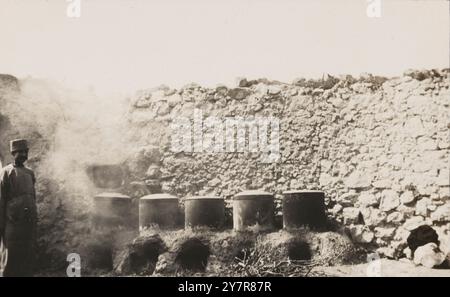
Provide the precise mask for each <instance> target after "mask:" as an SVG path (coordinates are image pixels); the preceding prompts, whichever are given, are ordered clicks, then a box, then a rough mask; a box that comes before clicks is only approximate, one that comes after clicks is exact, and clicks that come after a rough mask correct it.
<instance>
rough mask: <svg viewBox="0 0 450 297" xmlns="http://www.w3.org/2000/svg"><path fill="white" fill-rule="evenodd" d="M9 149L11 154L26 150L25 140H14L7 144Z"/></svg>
mask: <svg viewBox="0 0 450 297" xmlns="http://www.w3.org/2000/svg"><path fill="white" fill-rule="evenodd" d="M9 149H10V151H11V153H13V152H15V151H20V150H28V143H27V141H26V139H14V140H11V141H10V142H9Z"/></svg>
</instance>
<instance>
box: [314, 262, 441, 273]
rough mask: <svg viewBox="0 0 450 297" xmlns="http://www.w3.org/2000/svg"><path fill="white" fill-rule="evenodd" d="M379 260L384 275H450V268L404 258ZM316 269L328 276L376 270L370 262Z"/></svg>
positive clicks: (380, 269)
mask: <svg viewBox="0 0 450 297" xmlns="http://www.w3.org/2000/svg"><path fill="white" fill-rule="evenodd" d="M379 261H380V262H379V266H378V267H379V270H377V271H379V274H378V275H379V276H382V277H450V269H430V268H426V267H423V266H415V265H414V263H412V262H410V261H409V260H404V259H403V260H400V261H394V260H389V259H381V260H379ZM373 267H374V266H372V268H373ZM314 271H320V272H323V273H324V274H326V275H327V276H338V277H365V276H368V273H367V272H368V271H374V270H373V269H371V268H370V267H369V264H368V263H364V264H357V265H339V266H330V267H315V268H314ZM369 276H370V273H369Z"/></svg>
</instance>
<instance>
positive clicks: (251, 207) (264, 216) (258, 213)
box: [233, 190, 275, 231]
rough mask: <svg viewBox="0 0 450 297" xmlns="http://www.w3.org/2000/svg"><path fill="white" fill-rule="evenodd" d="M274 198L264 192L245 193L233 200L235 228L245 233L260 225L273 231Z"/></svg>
mask: <svg viewBox="0 0 450 297" xmlns="http://www.w3.org/2000/svg"><path fill="white" fill-rule="evenodd" d="M274 212H275V207H274V197H273V195H272V194H270V193H267V192H263V191H257V190H253V191H244V192H241V193H239V194H237V195H236V196H234V199H233V228H234V229H235V230H237V231H243V230H246V229H248V228H249V227H252V226H255V225H258V226H259V227H261V228H262V229H273V224H274Z"/></svg>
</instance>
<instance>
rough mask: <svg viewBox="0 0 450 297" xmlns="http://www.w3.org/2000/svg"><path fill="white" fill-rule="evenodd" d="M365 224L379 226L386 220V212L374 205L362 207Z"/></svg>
mask: <svg viewBox="0 0 450 297" xmlns="http://www.w3.org/2000/svg"><path fill="white" fill-rule="evenodd" d="M361 214H362V216H363V220H364V224H365V225H366V226H369V227H371V226H377V225H379V224H381V223H382V222H384V221H385V220H386V217H387V215H386V213H385V212H383V211H381V210H379V209H377V208H373V207H366V208H361Z"/></svg>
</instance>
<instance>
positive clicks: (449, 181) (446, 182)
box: [436, 169, 450, 187]
mask: <svg viewBox="0 0 450 297" xmlns="http://www.w3.org/2000/svg"><path fill="white" fill-rule="evenodd" d="M449 171H450V170H449V169H443V170H440V172H439V176H438V177H437V182H436V183H437V185H438V186H441V187H447V186H450V172H449Z"/></svg>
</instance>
